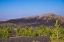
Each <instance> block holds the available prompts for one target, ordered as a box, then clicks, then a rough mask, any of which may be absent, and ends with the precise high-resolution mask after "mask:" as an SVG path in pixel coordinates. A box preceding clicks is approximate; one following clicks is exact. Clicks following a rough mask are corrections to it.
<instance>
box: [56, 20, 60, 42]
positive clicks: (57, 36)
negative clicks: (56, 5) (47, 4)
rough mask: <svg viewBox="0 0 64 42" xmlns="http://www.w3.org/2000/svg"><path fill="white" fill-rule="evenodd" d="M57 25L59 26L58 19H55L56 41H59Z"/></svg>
mask: <svg viewBox="0 0 64 42" xmlns="http://www.w3.org/2000/svg"><path fill="white" fill-rule="evenodd" d="M59 26H60V24H59V21H58V19H57V20H56V23H55V27H56V29H57V31H56V32H57V42H59V35H58V29H59Z"/></svg>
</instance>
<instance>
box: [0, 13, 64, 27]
mask: <svg viewBox="0 0 64 42" xmlns="http://www.w3.org/2000/svg"><path fill="white" fill-rule="evenodd" d="M56 19H58V20H59V23H60V25H61V26H62V27H64V17H63V16H60V15H55V14H53V13H48V14H43V15H37V16H30V17H24V18H18V19H10V20H8V21H4V22H0V23H7V22H9V23H14V24H16V25H19V24H21V25H22V26H34V27H37V26H39V25H46V26H54V24H55V21H56Z"/></svg>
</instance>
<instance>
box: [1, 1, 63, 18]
mask: <svg viewBox="0 0 64 42" xmlns="http://www.w3.org/2000/svg"><path fill="white" fill-rule="evenodd" d="M46 13H54V14H57V15H62V16H64V0H0V18H3V19H13V18H21V17H25V16H34V15H40V14H46Z"/></svg>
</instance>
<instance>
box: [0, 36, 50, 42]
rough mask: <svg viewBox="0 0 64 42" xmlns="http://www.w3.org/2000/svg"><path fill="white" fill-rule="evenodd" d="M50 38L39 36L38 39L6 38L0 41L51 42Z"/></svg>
mask: <svg viewBox="0 0 64 42" xmlns="http://www.w3.org/2000/svg"><path fill="white" fill-rule="evenodd" d="M49 41H50V37H49V36H38V37H19V38H6V39H0V42H49Z"/></svg>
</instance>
